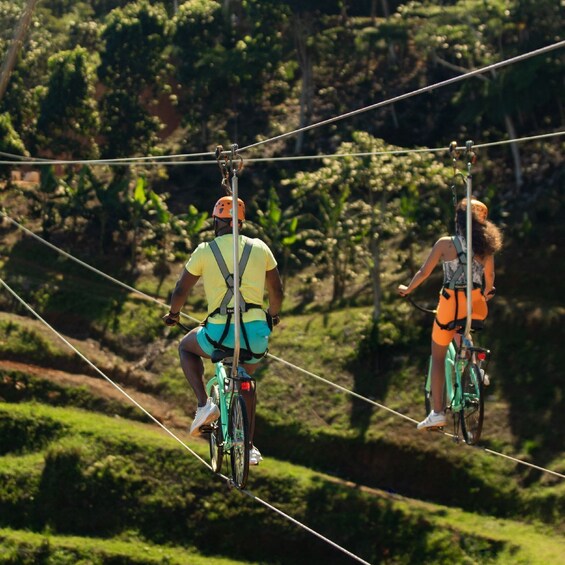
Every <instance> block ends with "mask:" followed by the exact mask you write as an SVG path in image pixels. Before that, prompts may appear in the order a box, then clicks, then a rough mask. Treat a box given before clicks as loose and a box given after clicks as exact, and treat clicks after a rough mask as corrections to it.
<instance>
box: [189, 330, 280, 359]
mask: <svg viewBox="0 0 565 565" xmlns="http://www.w3.org/2000/svg"><path fill="white" fill-rule="evenodd" d="M224 327H225V326H224V324H210V323H208V324H206V325H205V326H200V327H199V328H198V331H197V332H196V339H197V340H198V345H200V347H201V348H202V351H204V353H206V355H208V356H211V355H212V351H214V346H213V345H212V344H211V343H210V342H209V341H208V340H207V339H206V335H208V337H209V338H210V339H212V340H213V341H219V339H220V338H221V337H222V334H223V333H224ZM245 331H246V333H247V339H248V340H249V347H251V351H252V352H253V353H255V354H257V355H261V354H263V353H265V352H266V351H267V347H268V345H269V336H270V335H271V330H270V329H269V325H268V324H267V322H264V321H262V320H256V321H253V322H247V323H246V324H245ZM233 333H234V326H233V324H230V329H229V331H228V334H227V336H226V338H225V339H224V341H223V342H222V345H223V346H224V347H228V348H229V349H233V346H234V345H235V343H234V338H233ZM239 337H240V344H239V345H240V348H241V349H247V346H246V343H245V338H244V337H243V328H241V330H240V332H239ZM261 359H262V357H253V358H252V359H250V360H249V361H246V363H250V364H253V363H259V361H261Z"/></svg>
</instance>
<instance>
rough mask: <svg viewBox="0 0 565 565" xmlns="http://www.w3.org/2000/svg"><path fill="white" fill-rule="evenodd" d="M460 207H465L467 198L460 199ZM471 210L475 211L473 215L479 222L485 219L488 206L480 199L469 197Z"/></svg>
mask: <svg viewBox="0 0 565 565" xmlns="http://www.w3.org/2000/svg"><path fill="white" fill-rule="evenodd" d="M461 208H462V209H463V210H466V209H467V199H466V198H463V200H462V201H461ZM471 210H472V211H473V212H474V213H475V217H476V218H477V220H478V221H479V222H481V224H484V223H485V222H486V221H487V216H488V208H487V206H486V204H483V203H482V202H481V201H480V200H475V199H474V198H472V199H471Z"/></svg>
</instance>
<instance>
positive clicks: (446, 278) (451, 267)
mask: <svg viewBox="0 0 565 565" xmlns="http://www.w3.org/2000/svg"><path fill="white" fill-rule="evenodd" d="M455 237H457V238H458V239H459V241H460V242H461V247H462V248H463V249H466V248H467V242H466V241H465V238H464V237H463V236H461V235H457V236H455ZM460 264H461V263H460V261H459V258H458V257H457V258H456V259H453V260H452V261H444V262H443V285H444V286H447V285H448V284H449V283H450V282H451V280H452V279H453V276H454V275H455V272H456V271H457V269H458V268H459V265H460ZM472 269H473V286H474V287H478V286H482V284H483V274H484V270H485V268H484V266H483V264H482V263H480V262H479V261H477V259H475V258H473V267H472ZM455 286H456V287H458V288H464V287H466V286H467V270H466V269H463V272H462V273H461V274H460V275H459V276H458V277H457V280H456V281H455Z"/></svg>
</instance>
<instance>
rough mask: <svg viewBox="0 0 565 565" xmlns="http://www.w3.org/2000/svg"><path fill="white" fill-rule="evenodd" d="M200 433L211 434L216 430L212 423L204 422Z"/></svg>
mask: <svg viewBox="0 0 565 565" xmlns="http://www.w3.org/2000/svg"><path fill="white" fill-rule="evenodd" d="M199 430H200V433H202V434H211V433H212V432H213V431H214V428H213V427H212V426H211V425H210V424H204V425H203V426H200V428H199Z"/></svg>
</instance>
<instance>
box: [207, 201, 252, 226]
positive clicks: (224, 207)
mask: <svg viewBox="0 0 565 565" xmlns="http://www.w3.org/2000/svg"><path fill="white" fill-rule="evenodd" d="M232 205H233V198H232V197H231V196H222V198H220V199H219V200H218V201H217V202H216V205H215V206H214V211H213V212H212V216H213V217H214V218H222V219H224V220H228V219H231V217H232ZM237 219H238V221H240V222H243V221H244V220H245V203H244V202H243V200H241V199H240V198H238V199H237Z"/></svg>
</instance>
